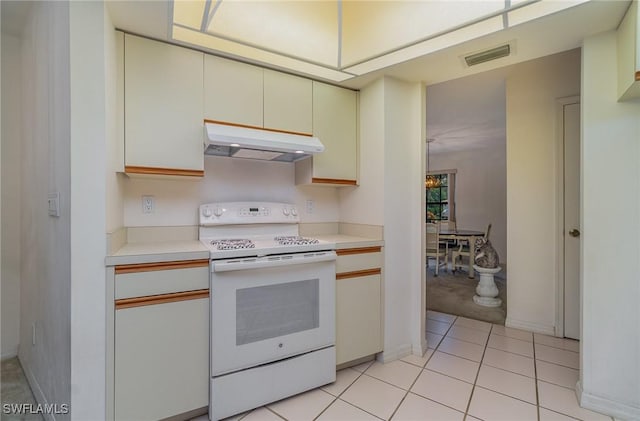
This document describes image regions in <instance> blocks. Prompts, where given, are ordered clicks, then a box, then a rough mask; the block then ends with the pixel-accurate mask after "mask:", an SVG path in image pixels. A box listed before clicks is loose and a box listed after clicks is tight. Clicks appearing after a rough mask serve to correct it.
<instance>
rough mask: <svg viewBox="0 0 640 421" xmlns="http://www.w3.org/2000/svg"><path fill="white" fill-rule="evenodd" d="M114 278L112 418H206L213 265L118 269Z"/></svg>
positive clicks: (198, 262)
mask: <svg viewBox="0 0 640 421" xmlns="http://www.w3.org/2000/svg"><path fill="white" fill-rule="evenodd" d="M158 269H161V270H158ZM114 273H115V276H113V277H112V278H111V283H110V287H109V289H110V290H111V291H113V297H114V301H113V307H112V308H113V314H114V316H113V319H112V322H109V323H108V326H109V331H110V335H109V338H111V339H110V345H109V349H112V350H113V353H112V354H111V355H112V357H111V359H108V361H109V363H108V366H109V367H113V368H112V370H113V371H112V372H113V377H112V384H113V386H112V389H111V390H113V401H112V402H113V417H112V418H113V419H115V420H136V421H142V420H159V419H164V418H167V417H175V416H178V417H177V419H180V418H181V417H182V418H184V419H189V418H191V417H192V415H193V412H194V411H195V412H198V411H200V413H203V412H206V408H207V407H208V405H209V318H210V314H209V267H208V259H203V260H191V261H183V262H169V263H165V264H153V263H152V264H139V265H135V264H134V265H125V266H116V267H115V270H114ZM190 413H191V414H190ZM108 418H109V419H111V416H108Z"/></svg>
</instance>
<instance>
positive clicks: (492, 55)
mask: <svg viewBox="0 0 640 421" xmlns="http://www.w3.org/2000/svg"><path fill="white" fill-rule="evenodd" d="M509 54H511V46H510V45H509V44H505V45H501V46H499V47H496V48H492V49H490V50H486V51H482V52H479V53H476V54H471V55H468V56H466V57H465V58H464V61H466V62H467V66H475V65H476V64H480V63H484V62H487V61H491V60H495V59H498V58H502V57H506V56H508V55H509Z"/></svg>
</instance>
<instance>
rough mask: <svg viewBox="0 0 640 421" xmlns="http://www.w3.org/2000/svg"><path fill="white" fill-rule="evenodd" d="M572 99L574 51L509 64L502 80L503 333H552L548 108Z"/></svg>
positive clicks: (552, 151)
mask: <svg viewBox="0 0 640 421" xmlns="http://www.w3.org/2000/svg"><path fill="white" fill-rule="evenodd" d="M579 92H580V51H579V50H573V51H569V52H566V53H561V54H556V55H553V56H549V57H544V58H541V59H537V60H532V61H529V62H525V63H521V64H518V65H515V66H513V69H512V71H511V72H510V75H509V76H508V78H507V81H506V98H507V214H508V215H509V217H508V220H507V248H508V250H509V255H508V257H507V266H508V268H509V288H508V289H507V299H508V309H507V320H506V324H507V325H509V326H513V327H520V328H524V329H530V330H534V331H538V332H545V333H549V334H553V333H554V325H555V320H556V315H555V311H556V293H555V291H556V276H557V272H556V265H557V250H556V233H557V229H558V223H559V221H557V220H556V219H557V218H556V208H557V203H556V180H557V177H558V176H559V175H558V174H556V159H557V152H556V150H557V149H556V114H555V112H556V108H555V101H556V99H557V98H561V97H567V96H572V95H577V94H579Z"/></svg>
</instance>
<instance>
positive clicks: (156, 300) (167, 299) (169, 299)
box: [115, 289, 209, 310]
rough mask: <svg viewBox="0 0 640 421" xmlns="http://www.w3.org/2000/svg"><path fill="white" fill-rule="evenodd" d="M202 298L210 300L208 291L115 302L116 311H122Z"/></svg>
mask: <svg viewBox="0 0 640 421" xmlns="http://www.w3.org/2000/svg"><path fill="white" fill-rule="evenodd" d="M200 298H209V290H208V289H199V290H195V291H185V292H174V293H171V294H160V295H147V296H144V297H134V298H122V299H120V300H115V307H116V310H122V309H125V308H131V307H142V306H150V305H155V304H165V303H173V302H177V301H187V300H197V299H200Z"/></svg>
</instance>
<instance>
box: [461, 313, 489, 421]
mask: <svg viewBox="0 0 640 421" xmlns="http://www.w3.org/2000/svg"><path fill="white" fill-rule="evenodd" d="M491 331H493V324H492V325H491V329H489V336H487V342H486V344H485V346H484V349H483V350H482V358H480V363H479V364H478V371H477V372H476V379H475V380H474V381H473V387H472V388H471V394H470V395H469V402H467V408H466V409H465V411H464V419H465V420H466V419H467V416H473V415H470V414H469V409H470V408H471V400H472V399H473V392H475V390H476V383H478V377H479V376H480V368H481V367H482V360H484V354H485V353H486V352H487V346H488V345H489V338H490V337H491Z"/></svg>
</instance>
